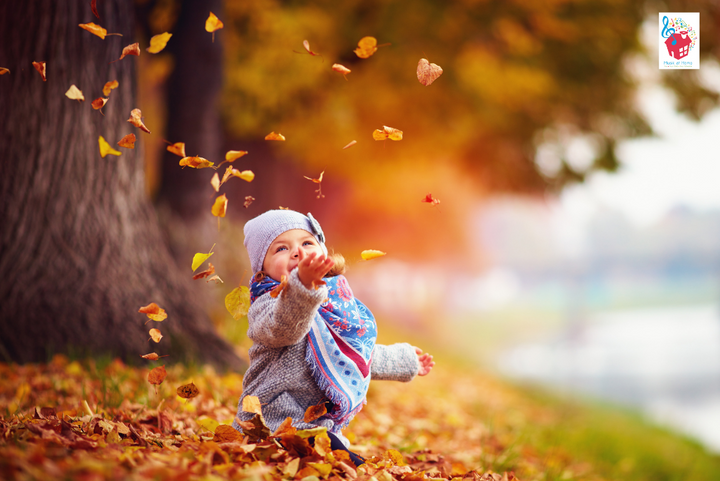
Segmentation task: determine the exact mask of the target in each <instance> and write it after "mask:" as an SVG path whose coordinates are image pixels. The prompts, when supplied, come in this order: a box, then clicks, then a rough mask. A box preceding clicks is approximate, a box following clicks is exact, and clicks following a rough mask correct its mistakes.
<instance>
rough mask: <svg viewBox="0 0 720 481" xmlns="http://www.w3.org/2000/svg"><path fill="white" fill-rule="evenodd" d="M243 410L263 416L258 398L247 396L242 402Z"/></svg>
mask: <svg viewBox="0 0 720 481" xmlns="http://www.w3.org/2000/svg"><path fill="white" fill-rule="evenodd" d="M242 410H243V411H245V412H247V413H255V414H260V415H262V406H261V405H260V399H258V397H257V396H245V397H244V398H243V400H242Z"/></svg>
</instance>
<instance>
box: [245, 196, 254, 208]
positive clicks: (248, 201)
mask: <svg viewBox="0 0 720 481" xmlns="http://www.w3.org/2000/svg"><path fill="white" fill-rule="evenodd" d="M254 200H255V197H253V196H251V195H246V196H245V203H244V204H243V207H245V208H246V209H247V208H248V207H250V204H252V203H253V201H254Z"/></svg>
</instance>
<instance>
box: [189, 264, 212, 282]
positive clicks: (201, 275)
mask: <svg viewBox="0 0 720 481" xmlns="http://www.w3.org/2000/svg"><path fill="white" fill-rule="evenodd" d="M213 274H215V266H213V265H212V262H208V268H207V270H204V271H202V272H198V273H197V274H195V275H194V276H193V280H194V281H196V280H198V279H203V278H205V277H208V276H211V275H213Z"/></svg>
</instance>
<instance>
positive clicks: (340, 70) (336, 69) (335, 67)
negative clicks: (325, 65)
mask: <svg viewBox="0 0 720 481" xmlns="http://www.w3.org/2000/svg"><path fill="white" fill-rule="evenodd" d="M332 69H333V71H334V72H338V73H341V74H343V77H345V80H347V74H349V73H350V72H351V70H350V69H349V68H347V67H346V66H344V65H340V64H339V63H334V64H333V65H332Z"/></svg>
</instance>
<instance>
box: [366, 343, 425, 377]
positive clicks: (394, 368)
mask: <svg viewBox="0 0 720 481" xmlns="http://www.w3.org/2000/svg"><path fill="white" fill-rule="evenodd" d="M419 370H420V361H418V356H417V353H416V352H415V348H414V347H412V346H411V345H410V344H408V343H405V342H403V343H399V344H391V345H389V346H385V345H383V344H375V349H374V350H373V357H372V364H371V365H370V375H371V378H372V379H373V380H382V381H402V382H408V381H412V379H413V378H414V377H415V376H416V375H417V373H418V371H419Z"/></svg>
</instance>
